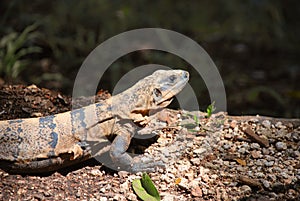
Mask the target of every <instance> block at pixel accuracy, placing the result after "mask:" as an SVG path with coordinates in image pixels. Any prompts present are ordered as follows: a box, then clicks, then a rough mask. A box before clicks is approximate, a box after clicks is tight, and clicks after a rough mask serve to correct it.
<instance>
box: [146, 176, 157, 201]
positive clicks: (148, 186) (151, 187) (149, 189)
mask: <svg viewBox="0 0 300 201" xmlns="http://www.w3.org/2000/svg"><path fill="white" fill-rule="evenodd" d="M142 185H143V187H144V188H145V189H146V191H147V192H148V193H149V194H150V195H152V196H154V197H156V198H157V199H159V200H160V196H159V193H158V191H157V189H156V187H155V186H154V184H153V182H152V180H151V179H150V177H149V175H148V174H147V173H143V176H142Z"/></svg>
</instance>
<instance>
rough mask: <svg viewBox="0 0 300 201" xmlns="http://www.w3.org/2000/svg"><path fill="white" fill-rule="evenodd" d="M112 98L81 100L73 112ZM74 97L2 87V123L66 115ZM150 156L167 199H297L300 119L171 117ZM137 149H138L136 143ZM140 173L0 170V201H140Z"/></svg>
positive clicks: (92, 166)
mask: <svg viewBox="0 0 300 201" xmlns="http://www.w3.org/2000/svg"><path fill="white" fill-rule="evenodd" d="M108 97H110V95H109V93H107V92H106V91H100V92H99V93H98V94H97V96H96V97H89V98H81V99H77V100H76V101H74V103H73V107H74V108H78V107H82V106H84V105H88V104H90V103H93V102H94V101H95V100H96V101H98V100H101V99H106V98H108ZM71 108H72V106H71V98H70V97H68V96H64V95H63V94H61V93H59V92H56V91H51V90H48V89H44V88H42V89H40V88H38V87H36V86H35V85H31V86H21V85H14V86H3V87H2V88H1V89H0V119H1V120H7V119H16V118H29V117H40V116H45V115H51V114H56V113H61V112H65V111H68V110H70V109H71ZM171 112H173V113H174V115H175V116H176V117H177V118H176V120H173V121H172V123H173V124H174V123H175V124H176V126H170V125H171V124H172V123H170V122H168V121H167V125H168V126H169V127H167V128H165V129H162V130H160V131H158V134H159V138H158V139H157V140H156V141H155V143H153V144H148V145H147V146H148V147H147V149H146V150H145V155H148V156H152V157H154V158H159V159H160V160H162V161H163V162H164V163H165V164H166V165H167V166H166V168H165V169H161V168H158V169H157V171H156V172H153V173H149V175H150V177H151V179H152V180H153V181H154V183H155V185H156V187H157V189H158V191H159V192H160V195H161V198H162V200H174V201H175V200H300V162H299V161H300V120H299V119H294V120H290V119H274V118H265V117H259V116H250V117H238V116H237V117H231V116H228V115H227V114H225V113H217V114H214V115H212V116H211V117H209V118H207V117H206V116H205V115H206V114H205V113H202V112H199V111H196V112H187V111H171ZM132 146H138V144H133V145H132ZM140 177H141V173H137V174H131V173H127V172H124V171H120V172H116V171H113V170H111V169H109V168H106V167H105V166H102V165H101V164H100V163H99V162H98V161H96V160H89V161H87V162H85V163H82V164H79V165H77V166H72V167H68V168H66V169H63V170H60V171H57V172H51V173H48V174H45V175H20V174H9V173H8V172H5V171H4V170H1V169H0V178H1V181H0V188H1V189H2V190H1V192H0V200H101V201H105V200H138V199H139V198H137V196H136V194H135V193H134V191H133V189H132V187H131V182H132V180H133V179H136V178H140Z"/></svg>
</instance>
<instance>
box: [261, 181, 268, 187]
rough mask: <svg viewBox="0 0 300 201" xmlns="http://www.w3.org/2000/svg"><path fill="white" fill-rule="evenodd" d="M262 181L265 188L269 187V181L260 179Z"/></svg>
mask: <svg viewBox="0 0 300 201" xmlns="http://www.w3.org/2000/svg"><path fill="white" fill-rule="evenodd" d="M262 183H263V185H264V187H265V188H270V182H268V181H267V180H262Z"/></svg>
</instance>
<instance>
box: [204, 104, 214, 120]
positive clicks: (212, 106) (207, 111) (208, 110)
mask: <svg viewBox="0 0 300 201" xmlns="http://www.w3.org/2000/svg"><path fill="white" fill-rule="evenodd" d="M215 110H216V107H215V101H213V102H212V103H211V104H210V105H209V106H207V108H206V113H207V115H206V117H207V118H209V117H210V116H211V115H212V113H213V112H214V111H215Z"/></svg>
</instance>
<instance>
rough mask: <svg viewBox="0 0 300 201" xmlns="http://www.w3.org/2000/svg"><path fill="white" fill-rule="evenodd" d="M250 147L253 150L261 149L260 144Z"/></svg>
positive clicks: (252, 144) (253, 144)
mask: <svg viewBox="0 0 300 201" xmlns="http://www.w3.org/2000/svg"><path fill="white" fill-rule="evenodd" d="M250 147H251V149H259V148H260V145H259V144H258V143H251V145H250Z"/></svg>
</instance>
